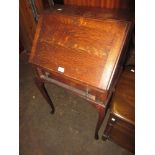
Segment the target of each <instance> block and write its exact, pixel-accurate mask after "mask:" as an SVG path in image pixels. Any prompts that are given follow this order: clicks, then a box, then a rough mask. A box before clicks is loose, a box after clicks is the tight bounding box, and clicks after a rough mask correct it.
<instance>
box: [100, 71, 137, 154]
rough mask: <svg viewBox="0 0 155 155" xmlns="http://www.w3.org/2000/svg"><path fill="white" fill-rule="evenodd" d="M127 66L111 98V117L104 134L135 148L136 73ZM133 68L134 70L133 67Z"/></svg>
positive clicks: (114, 140) (118, 142) (104, 137)
mask: <svg viewBox="0 0 155 155" xmlns="http://www.w3.org/2000/svg"><path fill="white" fill-rule="evenodd" d="M130 70H131V68H127V69H126V70H124V71H123V73H122V74H121V76H120V79H119V80H118V83H117V86H116V90H115V92H114V95H113V97H112V100H111V109H110V117H109V120H108V123H107V126H106V129H105V131H104V134H103V139H109V140H111V141H113V142H115V143H117V144H119V145H120V146H122V147H124V148H126V149H128V150H129V151H132V152H134V150H135V101H134V99H135V91H134V85H135V74H134V72H132V71H130ZM132 70H134V69H133V68H132Z"/></svg>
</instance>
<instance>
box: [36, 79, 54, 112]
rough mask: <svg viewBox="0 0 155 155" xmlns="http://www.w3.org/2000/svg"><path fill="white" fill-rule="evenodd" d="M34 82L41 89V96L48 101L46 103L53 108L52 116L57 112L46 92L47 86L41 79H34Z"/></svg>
mask: <svg viewBox="0 0 155 155" xmlns="http://www.w3.org/2000/svg"><path fill="white" fill-rule="evenodd" d="M34 81H35V83H36V85H37V87H38V88H39V90H40V92H41V94H42V95H43V97H44V98H45V99H46V101H47V102H48V103H49V105H50V106H51V108H52V111H51V114H53V113H54V111H55V108H54V105H53V102H52V100H51V99H50V97H49V95H48V93H47V90H46V88H45V85H44V81H42V80H41V79H40V78H37V77H35V78H34Z"/></svg>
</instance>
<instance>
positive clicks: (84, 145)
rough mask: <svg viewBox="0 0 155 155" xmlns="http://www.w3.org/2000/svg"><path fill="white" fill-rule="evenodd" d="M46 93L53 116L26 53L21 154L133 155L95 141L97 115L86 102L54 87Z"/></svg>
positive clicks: (22, 69) (22, 68)
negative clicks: (49, 99) (48, 95)
mask: <svg viewBox="0 0 155 155" xmlns="http://www.w3.org/2000/svg"><path fill="white" fill-rule="evenodd" d="M47 90H48V91H49V94H50V96H51V98H52V99H53V102H54V104H55V108H56V112H55V114H54V115H51V114H50V107H49V105H48V104H47V103H46V101H45V100H44V98H43V97H42V96H41V94H40V92H39V91H38V89H37V87H36V86H35V84H34V82H33V79H32V71H31V68H30V66H29V64H28V62H27V56H26V54H21V55H20V155H88V154H89V155H132V153H130V152H128V151H126V150H125V149H123V148H121V147H120V146H118V145H116V144H114V143H112V142H110V141H106V142H104V141H102V139H101V138H100V139H99V140H98V141H96V140H95V139H94V130H95V125H96V120H97V113H96V111H95V109H94V108H92V107H91V106H90V105H88V104H87V102H86V101H84V100H83V99H81V98H79V97H77V96H75V95H73V94H70V93H69V92H68V91H66V90H64V89H61V88H59V87H57V86H55V85H47ZM103 128H104V124H103V125H102V128H101V132H100V137H101V135H102V133H103Z"/></svg>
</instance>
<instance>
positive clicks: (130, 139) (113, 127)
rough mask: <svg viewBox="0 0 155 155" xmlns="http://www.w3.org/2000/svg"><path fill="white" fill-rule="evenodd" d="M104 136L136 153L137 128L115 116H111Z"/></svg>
mask: <svg viewBox="0 0 155 155" xmlns="http://www.w3.org/2000/svg"><path fill="white" fill-rule="evenodd" d="M104 135H105V136H106V137H107V138H108V139H109V140H111V141H113V142H115V143H117V144H118V145H120V146H122V147H124V148H125V149H127V150H129V151H131V152H134V150H135V127H134V125H132V124H129V123H127V122H125V121H123V120H121V119H119V118H117V117H116V116H114V115H110V118H109V120H108V124H107V127H106V130H105V132H104Z"/></svg>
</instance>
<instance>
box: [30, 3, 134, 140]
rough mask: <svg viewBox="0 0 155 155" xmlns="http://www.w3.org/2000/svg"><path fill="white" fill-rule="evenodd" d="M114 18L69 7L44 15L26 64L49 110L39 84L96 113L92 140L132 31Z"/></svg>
mask: <svg viewBox="0 0 155 155" xmlns="http://www.w3.org/2000/svg"><path fill="white" fill-rule="evenodd" d="M103 12H104V13H103ZM119 13H120V12H119V11H116V10H115V11H110V10H104V9H101V10H99V9H97V11H95V8H93V9H92V8H84V7H69V6H58V7H55V8H54V9H53V10H52V11H50V12H48V11H47V12H45V13H44V14H42V15H41V16H40V19H39V22H38V25H37V29H36V34H35V38H34V41H33V47H32V51H31V55H30V59H29V61H30V63H31V64H32V65H33V67H34V70H35V72H36V73H37V75H36V79H35V81H36V84H37V86H38V87H39V89H40V91H41V93H42V95H43V96H44V97H45V99H46V100H47V101H48V103H49V104H50V105H51V107H52V109H53V103H52V101H50V100H49V96H48V94H47V92H46V90H45V88H44V86H43V85H44V82H49V83H54V84H56V85H58V86H60V87H63V88H66V89H68V90H70V91H72V92H73V93H75V94H77V95H79V96H81V97H83V98H84V99H86V100H88V101H89V102H88V103H89V104H90V105H92V106H93V107H94V108H95V109H96V110H97V112H98V116H99V117H98V121H97V125H96V129H95V138H96V139H98V131H99V129H100V127H101V124H102V122H103V119H104V117H105V113H106V110H107V104H108V102H109V100H110V98H111V95H112V93H111V91H112V88H113V87H114V84H115V82H114V81H115V80H116V79H117V76H118V73H119V72H118V70H119V67H120V66H119V65H118V64H120V60H121V59H122V56H123V53H125V48H124V47H126V44H127V43H128V41H129V36H130V32H131V28H132V25H131V21H130V20H129V18H126V20H124V18H125V16H124V15H122V16H121V17H120V18H119ZM114 77H115V78H114ZM112 85H113V87H112Z"/></svg>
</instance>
